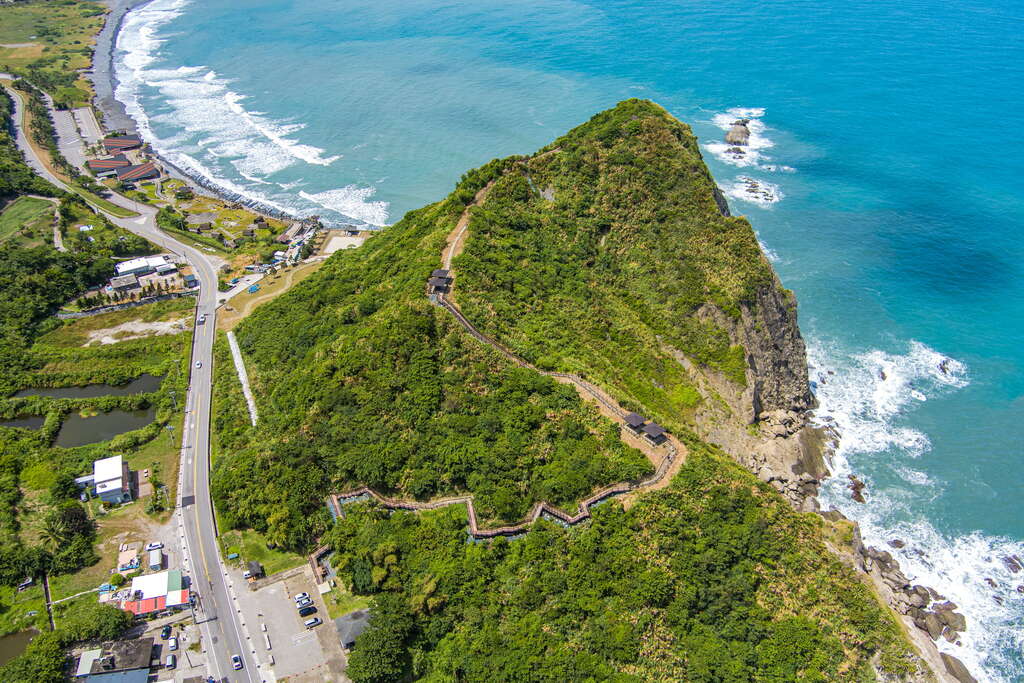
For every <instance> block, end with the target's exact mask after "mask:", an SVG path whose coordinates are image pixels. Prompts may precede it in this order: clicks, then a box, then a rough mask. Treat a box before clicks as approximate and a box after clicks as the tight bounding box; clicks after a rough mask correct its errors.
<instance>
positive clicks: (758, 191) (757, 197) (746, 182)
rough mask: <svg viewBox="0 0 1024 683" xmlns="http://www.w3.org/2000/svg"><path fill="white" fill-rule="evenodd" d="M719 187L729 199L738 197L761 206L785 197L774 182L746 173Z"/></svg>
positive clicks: (740, 199) (769, 204) (774, 202)
mask: <svg viewBox="0 0 1024 683" xmlns="http://www.w3.org/2000/svg"><path fill="white" fill-rule="evenodd" d="M719 188H720V189H721V190H722V193H723V194H725V196H726V197H729V198H730V199H738V200H739V201H743V202H749V203H751V204H757V205H758V206H761V207H767V206H771V205H772V204H776V203H778V202H779V201H780V200H782V198H783V197H785V195H784V194H782V191H781V190H780V189H779V186H778V185H776V184H775V183H769V182H768V181H766V180H761V179H758V178H752V177H751V176H747V175H740V176H736V178H735V180H733V182H732V183H731V184H729V185H719Z"/></svg>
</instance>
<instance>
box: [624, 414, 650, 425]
mask: <svg viewBox="0 0 1024 683" xmlns="http://www.w3.org/2000/svg"><path fill="white" fill-rule="evenodd" d="M644 422H647V419H646V418H645V417H644V416H643V415H638V414H637V413H630V414H629V415H626V425H628V426H630V427H639V426H641V425H642V424H643V423H644Z"/></svg>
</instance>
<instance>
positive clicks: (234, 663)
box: [231, 655, 242, 671]
mask: <svg viewBox="0 0 1024 683" xmlns="http://www.w3.org/2000/svg"><path fill="white" fill-rule="evenodd" d="M231 668H232V669H234V670H235V671H238V670H239V669H241V668H242V658H241V657H239V656H238V655H231Z"/></svg>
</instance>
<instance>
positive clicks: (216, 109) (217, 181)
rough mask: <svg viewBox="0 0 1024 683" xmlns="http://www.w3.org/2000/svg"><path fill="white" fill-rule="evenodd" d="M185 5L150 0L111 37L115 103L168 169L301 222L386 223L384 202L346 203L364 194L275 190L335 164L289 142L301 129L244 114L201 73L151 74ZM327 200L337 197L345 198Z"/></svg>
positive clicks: (226, 85)
mask: <svg viewBox="0 0 1024 683" xmlns="http://www.w3.org/2000/svg"><path fill="white" fill-rule="evenodd" d="M190 3H191V0H155V1H154V2H151V3H149V4H146V5H143V6H141V7H139V8H136V9H134V10H132V11H131V12H129V13H128V14H127V15H126V17H125V20H124V22H123V24H122V27H121V31H120V32H119V34H118V39H117V48H118V60H117V63H116V66H115V68H116V71H117V79H118V86H117V90H116V96H117V98H118V99H119V100H120V101H121V102H123V103H124V104H125V108H126V110H127V112H128V114H129V115H130V116H131V117H132V118H133V119H134V120H135V121H136V123H137V126H138V129H139V134H140V135H141V136H142V137H143V138H144V139H145V140H146V141H147V142H148V143H150V145H151V146H152V147H153V149H154V150H155V151H156V152H157V153H158V154H160V155H161V156H162V157H164V158H165V159H167V160H168V162H169V163H171V164H173V165H175V166H178V167H179V168H182V169H183V170H186V171H187V172H188V173H189V174H190V175H192V174H195V175H196V176H197V179H199V180H201V181H202V182H204V183H205V184H207V185H211V186H214V187H217V188H221V189H224V190H226V191H227V192H228V193H229V194H231V195H232V196H237V197H239V198H242V199H246V200H249V201H251V202H254V203H257V204H259V205H261V206H265V207H269V208H273V209H274V210H275V211H282V212H285V213H287V214H290V215H294V216H303V215H309V214H312V213H318V212H319V213H323V211H322V209H323V208H327V209H329V210H330V211H337V212H339V213H340V214H341V215H342V216H343V217H344V218H352V219H355V220H358V221H364V222H374V221H371V220H367V219H368V218H379V217H380V216H382V215H383V216H386V215H387V204H386V203H385V202H380V201H375V202H369V203H367V204H365V205H361V204H360V203H359V202H357V201H355V200H354V198H356V197H359V196H369V195H371V194H372V193H373V189H372V188H369V189H368V190H360V191H352V190H349V188H344V189H343V190H329V191H327V192H326V193H323V192H322V193H319V194H313V195H306V194H304V193H299V195H295V194H293V193H290V192H289V190H290V189H292V188H294V187H297V186H298V183H297V182H275V179H274V178H273V176H274V175H275V174H278V173H280V172H281V171H284V170H285V169H288V168H291V167H294V166H296V165H297V164H303V163H304V164H310V165H313V166H328V165H330V164H332V163H334V162H335V161H337V160H338V159H340V158H341V156H340V155H328V154H327V153H326V152H325V150H323V149H320V148H318V147H315V146H313V145H309V144H304V143H302V142H300V141H299V140H297V139H296V138H295V136H296V134H297V133H299V132H300V131H301V130H303V129H304V128H305V124H302V123H298V122H294V121H280V120H274V119H272V118H271V117H269V116H267V115H266V114H264V113H261V112H257V111H251V110H248V109H247V108H246V107H245V106H244V102H245V101H246V99H247V98H246V96H245V95H243V94H240V93H238V92H236V91H235V90H233V89H232V88H231V82H230V81H229V80H228V79H225V78H222V77H221V76H219V75H218V74H217V73H216V72H215V71H214V70H212V69H209V68H208V67H206V66H202V65H198V66H182V67H178V68H160V67H159V65H158V64H157V60H158V59H159V52H160V47H161V45H163V44H164V43H165V42H166V36H163V35H162V33H161V32H162V31H163V30H165V28H166V25H167V24H168V22H170V21H172V20H173V19H175V18H176V17H178V16H179V15H180V14H181V13H182V12H183V11H184V10H185V8H186V7H187V6H188V5H189V4H190ZM144 94H145V95H146V96H147V97H148V96H150V95H152V94H158V95H159V99H160V100H161V104H160V105H159V106H154V107H153V111H152V112H149V113H147V111H146V110H145V109H144V107H143V105H142V97H143V95H144ZM154 124H159V126H160V129H161V130H172V131H176V132H175V133H174V134H172V135H167V137H165V138H161V137H160V136H159V135H157V134H156V132H155V131H154ZM268 184H274V185H276V186H277V187H279V188H281V192H280V193H276V194H273V193H269V191H263V190H258V189H256V188H257V187H260V186H263V185H268ZM331 193H344V195H345V197H344V198H342V197H341V196H340V195H337V194H331ZM310 197H319V198H320V199H319V200H318V199H309V198H310ZM303 199H306V200H307V201H312V202H313V205H310V204H307V203H306V202H303V201H302V200H303ZM342 207H343V208H342ZM325 219H326V220H327V222H336V221H331V220H330V219H329V217H325ZM374 224H377V225H380V224H383V221H380V222H375V223H374Z"/></svg>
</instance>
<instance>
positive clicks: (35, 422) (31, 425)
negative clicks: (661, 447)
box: [0, 415, 46, 429]
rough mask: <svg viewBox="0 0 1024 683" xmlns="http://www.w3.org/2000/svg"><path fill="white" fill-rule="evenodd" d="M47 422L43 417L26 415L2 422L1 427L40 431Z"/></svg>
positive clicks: (0, 422) (0, 421)
mask: <svg viewBox="0 0 1024 683" xmlns="http://www.w3.org/2000/svg"><path fill="white" fill-rule="evenodd" d="M45 420H46V418H45V417H43V416H42V415H26V416H24V417H16V418H14V419H13V420H0V427H21V428H22V429H39V428H40V427H42V426H43V422H44V421H45Z"/></svg>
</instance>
